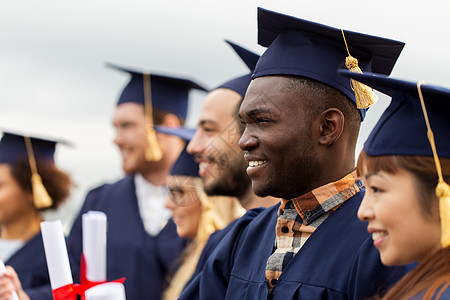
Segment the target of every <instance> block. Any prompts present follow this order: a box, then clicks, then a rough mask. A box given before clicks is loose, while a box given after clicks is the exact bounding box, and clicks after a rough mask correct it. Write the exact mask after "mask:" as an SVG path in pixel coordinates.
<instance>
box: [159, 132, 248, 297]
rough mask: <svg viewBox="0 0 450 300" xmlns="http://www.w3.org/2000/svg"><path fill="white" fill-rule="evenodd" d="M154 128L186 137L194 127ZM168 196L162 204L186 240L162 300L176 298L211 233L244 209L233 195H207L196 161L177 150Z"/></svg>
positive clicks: (190, 134) (239, 214)
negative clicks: (177, 155)
mask: <svg viewBox="0 0 450 300" xmlns="http://www.w3.org/2000/svg"><path fill="white" fill-rule="evenodd" d="M156 131H159V132H162V133H166V134H172V135H176V136H179V137H181V138H183V139H184V140H186V141H189V140H190V139H191V138H192V136H193V135H194V133H195V130H190V129H186V128H183V127H181V128H176V129H173V128H166V127H156ZM170 174H171V176H170V179H169V183H168V187H169V191H170V192H169V198H168V199H167V202H166V207H167V208H168V209H170V210H171V211H172V218H173V221H174V222H175V224H176V225H177V233H178V235H179V236H180V237H181V238H183V239H186V240H188V241H189V243H188V244H187V246H186V248H185V249H184V251H183V253H182V255H181V258H180V264H179V268H178V270H177V271H176V272H175V273H174V275H173V276H172V278H171V280H170V284H169V285H168V287H167V289H166V290H165V292H164V294H163V299H164V300H174V299H177V298H178V296H179V295H180V293H181V291H182V290H183V289H184V287H185V286H186V284H187V283H188V281H189V279H190V278H191V276H192V274H193V273H194V271H195V269H196V266H197V263H198V260H199V258H200V255H201V253H202V251H203V249H204V247H205V245H206V242H207V241H208V238H209V237H210V235H211V234H212V233H214V232H215V231H217V230H220V229H223V228H224V227H226V226H227V225H228V224H229V223H230V222H231V221H233V220H235V219H236V218H239V217H241V216H242V215H243V213H244V212H245V210H244V209H243V208H242V206H241V205H240V204H239V201H238V200H237V199H236V198H233V197H226V196H207V195H206V193H205V192H204V190H203V186H202V181H201V179H200V177H199V175H198V162H196V161H195V158H194V156H193V155H191V154H188V153H187V152H186V147H185V148H184V150H183V151H182V152H181V154H180V156H179V157H178V159H177V161H176V162H175V164H174V165H173V167H172V169H171V171H170Z"/></svg>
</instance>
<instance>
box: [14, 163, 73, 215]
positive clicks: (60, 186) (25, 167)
mask: <svg viewBox="0 0 450 300" xmlns="http://www.w3.org/2000/svg"><path fill="white" fill-rule="evenodd" d="M37 169H38V173H39V175H40V176H41V178H42V183H43V184H44V187H45V188H46V189H47V192H48V194H49V195H50V197H51V198H52V199H53V205H52V206H51V207H48V208H44V209H40V211H43V210H46V209H57V208H58V207H59V206H60V205H61V204H62V203H64V201H65V200H66V199H67V198H68V197H69V195H70V188H71V187H72V181H71V179H70V176H69V175H68V174H66V173H64V172H63V171H61V170H59V169H58V168H57V167H56V166H55V164H54V163H52V162H37ZM11 174H12V176H13V177H14V179H15V180H16V181H17V182H18V183H19V185H20V187H21V188H22V189H23V190H24V191H27V192H30V193H32V187H31V169H30V164H29V163H28V160H26V159H22V160H19V161H17V162H16V163H14V164H12V165H11Z"/></svg>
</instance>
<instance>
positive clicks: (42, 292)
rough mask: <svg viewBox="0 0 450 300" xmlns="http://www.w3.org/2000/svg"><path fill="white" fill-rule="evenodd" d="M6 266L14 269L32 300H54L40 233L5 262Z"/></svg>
mask: <svg viewBox="0 0 450 300" xmlns="http://www.w3.org/2000/svg"><path fill="white" fill-rule="evenodd" d="M5 265H10V266H12V267H13V268H14V270H15V271H16V273H17V275H18V276H19V279H20V282H21V283H22V287H23V289H24V291H25V292H26V293H27V294H28V296H29V297H30V298H31V299H32V300H44V299H48V300H51V299H52V289H51V287H50V278H49V276H48V270H47V261H46V259H45V252H44V244H43V242H42V235H41V234H40V233H38V234H36V235H35V236H34V237H33V238H32V239H31V240H29V241H28V242H27V243H26V244H25V245H24V246H23V247H22V248H20V249H19V250H18V251H17V252H16V253H14V254H13V255H12V256H11V257H10V258H9V259H8V260H7V261H5Z"/></svg>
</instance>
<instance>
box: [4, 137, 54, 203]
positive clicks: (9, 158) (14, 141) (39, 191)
mask: <svg viewBox="0 0 450 300" xmlns="http://www.w3.org/2000/svg"><path fill="white" fill-rule="evenodd" d="M57 142H62V141H56V140H50V139H46V138H40V137H31V136H29V135H22V134H17V133H12V132H4V133H3V137H2V139H1V140H0V163H6V164H14V163H16V162H18V161H19V160H21V159H25V160H28V162H29V164H30V169H31V178H30V180H31V186H32V191H33V201H34V205H35V207H36V208H37V209H42V208H47V207H51V206H52V205H53V200H52V199H51V197H50V196H49V194H48V192H47V190H46V189H45V187H44V185H43V183H42V178H41V176H40V175H39V173H38V169H37V165H36V162H46V163H54V154H55V147H56V143H57Z"/></svg>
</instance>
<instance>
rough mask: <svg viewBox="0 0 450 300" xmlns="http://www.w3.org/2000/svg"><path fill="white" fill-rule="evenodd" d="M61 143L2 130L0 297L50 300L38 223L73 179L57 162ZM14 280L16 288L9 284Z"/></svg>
mask: <svg viewBox="0 0 450 300" xmlns="http://www.w3.org/2000/svg"><path fill="white" fill-rule="evenodd" d="M56 144H57V142H56V141H53V140H48V139H44V138H37V137H29V136H23V135H21V134H16V133H10V132H4V133H3V137H2V139H1V141H0V228H1V231H0V256H1V258H2V259H3V261H4V262H5V264H6V265H9V266H7V269H6V272H5V277H0V299H3V298H7V297H8V296H7V295H10V293H11V291H12V288H14V289H15V290H16V292H17V294H18V295H19V298H20V299H52V290H51V287H50V279H49V275H48V271H47V264H46V259H45V253H44V246H43V242H42V236H41V233H40V223H41V222H42V221H43V217H42V215H41V212H43V211H45V210H52V209H57V208H58V207H59V206H60V205H61V204H62V203H63V202H64V201H65V200H66V199H67V198H68V197H69V194H70V188H71V186H72V181H71V179H70V176H69V175H68V174H66V173H65V172H63V171H61V170H59V169H58V167H57V166H56V165H55V162H54V153H55V147H56ZM11 282H12V284H11Z"/></svg>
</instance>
